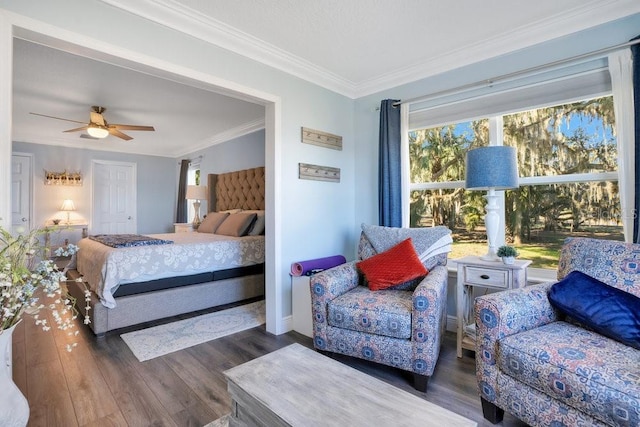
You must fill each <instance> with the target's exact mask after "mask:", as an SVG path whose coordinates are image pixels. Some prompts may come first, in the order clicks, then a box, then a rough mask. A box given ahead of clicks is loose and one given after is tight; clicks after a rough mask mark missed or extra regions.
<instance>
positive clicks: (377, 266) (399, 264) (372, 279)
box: [356, 238, 429, 291]
mask: <svg viewBox="0 0 640 427" xmlns="http://www.w3.org/2000/svg"><path fill="white" fill-rule="evenodd" d="M356 267H358V269H359V270H360V271H361V272H362V274H363V275H364V277H365V278H366V280H367V283H368V286H369V289H371V290H372V291H377V290H380V289H387V288H390V287H392V286H396V285H400V284H402V283H405V282H408V281H409V280H412V279H415V278H417V277H420V276H426V275H427V273H429V271H428V270H427V269H426V268H425V267H424V265H422V263H421V262H420V259H419V258H418V254H416V250H415V249H414V247H413V243H412V242H411V238H408V239H405V240H403V241H402V242H400V243H398V244H397V245H395V246H393V247H392V248H391V249H388V250H386V251H384V252H382V253H379V254H377V255H374V256H372V257H371V258H367V259H365V260H364V261H360V262H358V263H356Z"/></svg>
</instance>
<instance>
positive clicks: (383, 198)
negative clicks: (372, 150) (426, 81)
mask: <svg viewBox="0 0 640 427" xmlns="http://www.w3.org/2000/svg"><path fill="white" fill-rule="evenodd" d="M398 102H400V101H399V100H395V99H385V100H384V101H382V104H381V105H380V148H379V149H380V153H379V154H380V155H379V164H378V204H379V215H378V221H379V223H380V225H383V226H386V227H401V226H402V197H401V196H402V183H401V180H400V179H401V168H400V161H401V159H400V156H401V146H400V106H399V105H398V106H395V107H394V106H393V104H394V103H398Z"/></svg>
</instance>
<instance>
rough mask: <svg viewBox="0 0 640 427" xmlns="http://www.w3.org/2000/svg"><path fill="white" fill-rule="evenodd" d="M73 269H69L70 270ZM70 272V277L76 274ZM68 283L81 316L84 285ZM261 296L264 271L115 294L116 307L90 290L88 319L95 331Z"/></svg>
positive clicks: (118, 327)
mask: <svg viewBox="0 0 640 427" xmlns="http://www.w3.org/2000/svg"><path fill="white" fill-rule="evenodd" d="M69 273H72V272H69ZM73 273H75V274H76V275H77V273H76V272H75V271H74V272H73ZM73 273H72V274H70V276H71V278H74V277H75V276H74V275H73ZM67 287H68V290H69V293H70V294H71V296H73V297H74V298H75V299H76V307H77V309H78V311H79V313H80V317H83V316H84V315H85V311H86V310H85V303H84V289H85V288H84V285H83V284H82V283H78V282H73V281H69V282H67ZM259 296H264V273H261V274H254V275H248V276H242V277H233V278H229V279H223V280H214V281H211V282H205V283H198V284H195V285H188V286H180V287H177V288H170V289H163V290H159V291H154V292H147V293H140V294H135V295H127V296H122V297H119V298H116V303H117V305H116V307H114V308H107V307H105V306H104V305H102V303H101V302H100V299H99V298H98V296H97V295H96V294H95V293H93V292H92V293H91V310H90V311H89V314H90V317H91V323H90V324H89V326H90V327H91V329H92V330H93V333H94V334H96V335H104V334H105V333H106V332H108V331H112V330H114V329H120V328H124V327H127V326H133V325H137V324H139V323H144V322H149V321H152V320H158V319H163V318H166V317H171V316H177V315H179V314H185V313H190V312H193V311H198V310H204V309H207V308H212V307H217V306H220V305H225V304H230V303H233V302H239V301H243V300H246V299H250V298H255V297H259Z"/></svg>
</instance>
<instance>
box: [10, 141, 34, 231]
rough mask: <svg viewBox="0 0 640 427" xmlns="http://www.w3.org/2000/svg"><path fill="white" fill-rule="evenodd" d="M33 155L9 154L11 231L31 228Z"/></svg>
mask: <svg viewBox="0 0 640 427" xmlns="http://www.w3.org/2000/svg"><path fill="white" fill-rule="evenodd" d="M32 170H33V156H32V155H31V154H29V153H14V154H12V155H11V232H12V233H20V232H23V231H24V230H26V231H28V230H31V225H32V224H31V222H32V218H33V214H32V212H33V197H32V194H33V183H32V177H33V174H32Z"/></svg>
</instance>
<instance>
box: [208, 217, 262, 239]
mask: <svg viewBox="0 0 640 427" xmlns="http://www.w3.org/2000/svg"><path fill="white" fill-rule="evenodd" d="M255 220H256V214H254V213H245V212H238V213H235V214H231V215H229V216H228V217H227V218H226V219H225V220H224V221H223V222H222V224H220V227H218V229H217V230H216V234H223V235H225V236H235V237H241V236H245V235H246V234H247V231H249V228H250V227H251V225H252V224H253V222H254V221H255Z"/></svg>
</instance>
